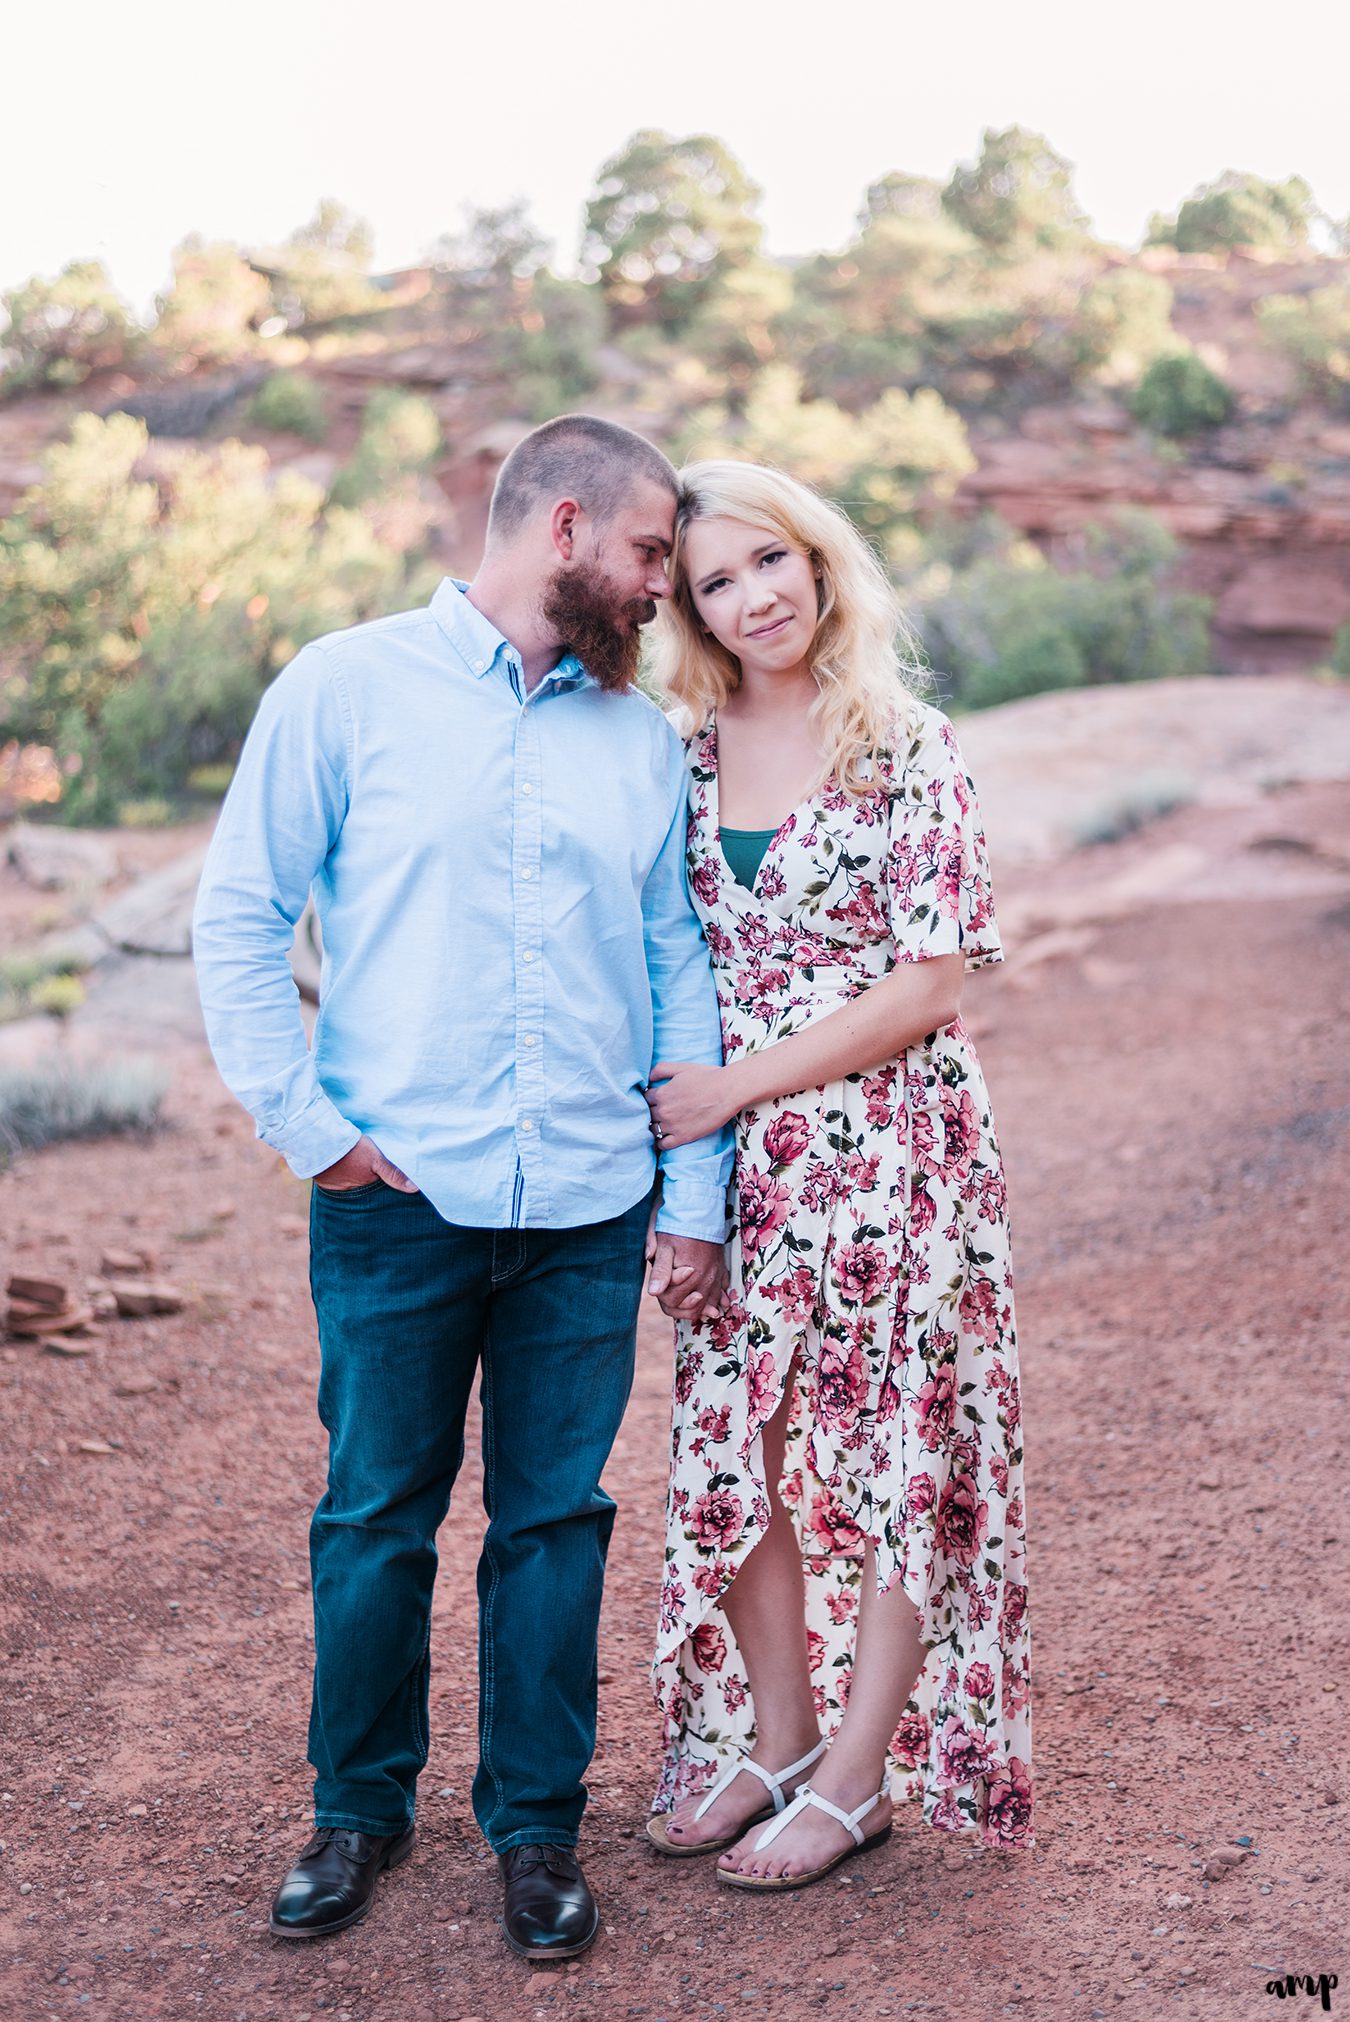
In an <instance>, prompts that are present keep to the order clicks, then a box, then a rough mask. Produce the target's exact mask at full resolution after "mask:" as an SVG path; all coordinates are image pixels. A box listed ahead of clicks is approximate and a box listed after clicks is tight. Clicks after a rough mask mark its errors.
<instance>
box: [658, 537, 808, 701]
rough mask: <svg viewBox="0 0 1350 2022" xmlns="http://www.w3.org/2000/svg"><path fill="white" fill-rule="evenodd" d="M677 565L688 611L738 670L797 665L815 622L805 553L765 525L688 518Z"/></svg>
mask: <svg viewBox="0 0 1350 2022" xmlns="http://www.w3.org/2000/svg"><path fill="white" fill-rule="evenodd" d="M680 559H681V563H682V566H683V567H684V569H685V572H686V574H687V575H688V578H689V589H690V594H691V596H692V598H693V604H694V610H695V612H696V613H697V615H698V617H699V619H700V620H701V622H702V623H703V624H704V625H706V626H707V628H708V630H709V631H710V632H711V633H712V636H713V638H714V639H716V641H717V643H718V645H719V646H725V648H726V650H727V652H728V653H731V654H733V655H734V656H735V658H736V659H737V660H738V661H739V662H740V664H741V671H742V673H743V674H745V673H763V674H783V673H788V672H790V671H793V670H795V669H796V668H798V667H800V666H801V665H802V663H803V661H805V660H806V658H807V656H808V654H809V653H810V650H811V641H812V640H813V639H814V638H815V635H816V625H817V623H818V599H817V590H818V582H817V577H816V571H815V566H814V564H813V563H812V560H811V557H810V556H809V555H808V554H804V553H803V552H802V550H801V549H800V548H795V547H793V546H792V545H791V544H790V543H789V542H788V541H785V540H783V539H782V538H781V537H780V536H779V535H778V534H776V533H774V531H773V529H772V528H771V527H752V526H747V525H745V524H744V522H743V521H741V520H719V519H706V520H705V519H700V520H691V521H690V522H689V525H688V527H687V528H686V530H685V535H684V544H683V550H682V553H681V558H680Z"/></svg>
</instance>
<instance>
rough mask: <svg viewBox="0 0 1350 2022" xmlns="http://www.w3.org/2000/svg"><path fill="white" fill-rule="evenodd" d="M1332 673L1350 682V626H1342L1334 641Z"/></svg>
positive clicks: (1332, 646) (1332, 647)
mask: <svg viewBox="0 0 1350 2022" xmlns="http://www.w3.org/2000/svg"><path fill="white" fill-rule="evenodd" d="M1331 671H1332V673H1333V674H1340V675H1341V676H1343V678H1344V679H1345V680H1347V681H1350V625H1342V626H1341V628H1340V630H1339V632H1337V634H1336V637H1335V638H1334V639H1333V640H1332V643H1331Z"/></svg>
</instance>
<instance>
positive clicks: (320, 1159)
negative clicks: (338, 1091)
mask: <svg viewBox="0 0 1350 2022" xmlns="http://www.w3.org/2000/svg"><path fill="white" fill-rule="evenodd" d="M258 1135H259V1137H260V1138H261V1139H262V1141H263V1143H264V1144H270V1145H271V1147H272V1149H273V1150H274V1151H279V1152H280V1153H281V1156H282V1157H283V1158H284V1159H285V1161H286V1163H287V1165H288V1166H289V1167H290V1169H291V1171H292V1172H293V1173H294V1174H295V1176H296V1178H297V1179H313V1177H314V1175H315V1173H316V1172H327V1170H328V1168H329V1166H330V1165H336V1164H337V1162H338V1160H339V1159H340V1158H344V1157H345V1156H346V1154H347V1153H348V1152H349V1151H350V1150H351V1148H352V1146H353V1145H354V1144H359V1143H360V1140H361V1132H360V1130H359V1129H358V1127H357V1126H356V1124H354V1123H348V1121H347V1119H346V1117H345V1116H343V1114H342V1112H341V1111H340V1110H339V1109H337V1108H336V1107H335V1106H334V1104H333V1103H331V1102H330V1101H329V1100H328V1097H327V1096H326V1095H321V1096H319V1097H318V1098H317V1099H316V1100H315V1101H314V1102H312V1103H311V1104H310V1106H309V1108H308V1109H306V1110H303V1111H302V1112H301V1114H300V1115H299V1116H297V1117H296V1118H295V1119H294V1120H293V1121H292V1122H290V1123H285V1124H276V1125H272V1124H268V1125H263V1124H261V1123H260V1124H259V1125H258Z"/></svg>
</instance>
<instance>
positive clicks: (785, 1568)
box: [666, 1374, 820, 1846]
mask: <svg viewBox="0 0 1350 2022" xmlns="http://www.w3.org/2000/svg"><path fill="white" fill-rule="evenodd" d="M793 1380H794V1379H793V1376H792V1374H789V1376H788V1381H787V1384H786V1386H785V1388H784V1392H783V1401H782V1403H781V1404H780V1405H779V1407H778V1409H777V1411H776V1412H775V1413H774V1415H773V1417H772V1418H771V1419H770V1420H769V1423H768V1424H767V1425H766V1426H765V1427H764V1433H763V1441H764V1485H765V1491H766V1493H767V1495H768V1498H769V1511H770V1515H769V1526H768V1529H767V1530H766V1531H765V1533H764V1535H763V1537H762V1538H761V1539H760V1540H759V1543H758V1544H757V1545H756V1546H755V1548H754V1550H753V1551H752V1552H751V1553H750V1556H749V1558H748V1559H747V1560H746V1562H745V1564H744V1565H743V1566H742V1567H741V1570H740V1571H739V1573H737V1575H736V1577H735V1579H734V1580H733V1581H732V1583H731V1585H730V1587H729V1588H728V1589H727V1592H726V1594H725V1595H724V1597H723V1600H722V1608H723V1611H724V1613H725V1614H726V1617H727V1620H728V1621H729V1622H730V1624H731V1627H732V1630H733V1632H734V1634H735V1637H736V1642H737V1645H738V1646H739V1648H740V1652H741V1656H742V1658H743V1660H744V1662H745V1675H746V1682H747V1684H748V1685H749V1688H750V1697H751V1700H752V1701H753V1703H754V1708H755V1745H754V1747H753V1748H752V1749H751V1751H750V1753H751V1756H752V1758H753V1760H754V1761H756V1762H758V1763H760V1764H761V1765H762V1767H763V1768H765V1769H767V1770H770V1771H774V1772H776V1771H778V1770H781V1769H785V1768H786V1767H787V1765H788V1763H790V1762H798V1761H800V1759H801V1757H802V1756H803V1755H806V1754H807V1753H808V1752H809V1751H810V1750H811V1749H812V1748H814V1747H815V1745H816V1743H817V1742H818V1741H819V1740H820V1724H819V1722H818V1720H817V1719H816V1708H815V1700H814V1698H813V1697H812V1693H811V1674H810V1671H809V1669H808V1668H807V1661H806V1593H805V1587H804V1584H803V1580H802V1553H801V1546H800V1544H799V1543H798V1541H797V1532H796V1529H795V1527H794V1525H793V1522H792V1519H791V1517H790V1516H789V1515H788V1513H787V1511H786V1510H785V1509H784V1508H783V1505H782V1503H781V1501H780V1500H779V1495H778V1487H779V1482H780V1481H781V1479H782V1474H783V1450H784V1446H785V1444H786V1441H787V1428H788V1419H789V1417H790V1416H791V1412H792V1386H793ZM808 1773H809V1772H806V1771H803V1773H802V1775H801V1776H800V1777H794V1778H793V1781H792V1784H791V1786H790V1787H789V1789H790V1791H791V1790H795V1788H796V1786H797V1784H798V1783H801V1782H804V1781H805V1779H806V1775H807V1774H808ZM700 1802H701V1800H700V1799H699V1798H697V1797H692V1798H687V1799H686V1800H685V1801H684V1803H683V1804H680V1805H677V1806H676V1808H675V1810H674V1812H673V1813H672V1814H671V1817H670V1820H669V1823H668V1825H667V1828H666V1830H667V1832H668V1834H669V1836H670V1838H671V1839H672V1840H677V1841H678V1842H679V1843H680V1844H681V1845H682V1846H699V1845H701V1844H702V1843H703V1842H704V1841H705V1840H710V1839H725V1838H726V1836H727V1834H728V1833H729V1832H735V1830H736V1828H737V1827H738V1826H739V1825H741V1824H743V1823H744V1821H745V1820H746V1819H748V1818H753V1817H754V1816H755V1814H756V1812H760V1811H763V1809H764V1805H765V1802H766V1792H765V1789H764V1785H763V1784H762V1783H761V1782H760V1780H759V1778H758V1777H757V1776H750V1775H742V1776H738V1777H737V1778H736V1780H735V1782H734V1783H732V1784H730V1785H728V1787H727V1789H726V1790H724V1791H723V1793H722V1795H721V1796H720V1797H719V1798H718V1800H717V1802H716V1804H714V1805H711V1806H710V1807H709V1808H708V1810H707V1811H706V1812H704V1814H703V1816H702V1818H701V1819H698V1820H697V1821H695V1818H694V1813H695V1811H697V1809H698V1806H699V1803H700Z"/></svg>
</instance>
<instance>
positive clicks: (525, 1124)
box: [520, 1116, 534, 1130]
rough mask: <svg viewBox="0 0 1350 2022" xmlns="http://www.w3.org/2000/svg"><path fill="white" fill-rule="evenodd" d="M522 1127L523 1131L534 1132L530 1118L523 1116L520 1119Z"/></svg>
mask: <svg viewBox="0 0 1350 2022" xmlns="http://www.w3.org/2000/svg"><path fill="white" fill-rule="evenodd" d="M520 1127H521V1129H522V1130H533V1129H534V1124H533V1122H532V1121H531V1119H530V1118H529V1117H528V1116H522V1117H521V1119H520Z"/></svg>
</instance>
